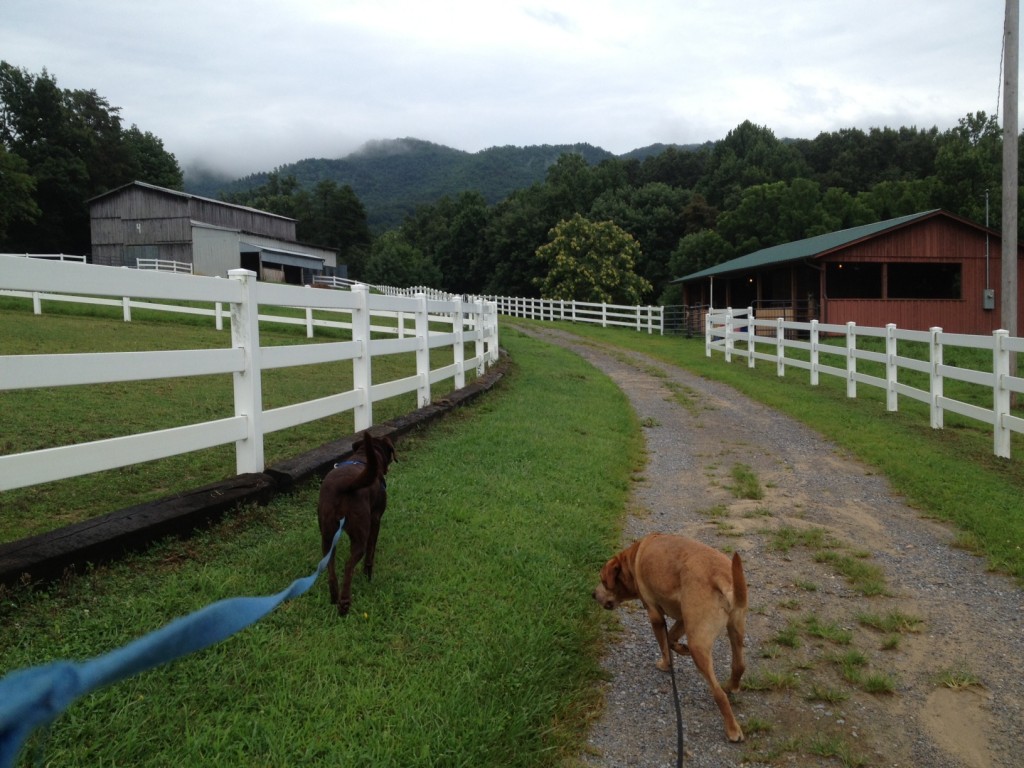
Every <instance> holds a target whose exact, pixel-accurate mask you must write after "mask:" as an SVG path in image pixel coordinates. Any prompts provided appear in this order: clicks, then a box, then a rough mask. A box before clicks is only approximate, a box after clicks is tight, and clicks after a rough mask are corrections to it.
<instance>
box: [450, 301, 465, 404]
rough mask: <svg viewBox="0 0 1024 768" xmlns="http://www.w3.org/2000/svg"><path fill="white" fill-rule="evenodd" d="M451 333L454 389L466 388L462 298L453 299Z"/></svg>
mask: <svg viewBox="0 0 1024 768" xmlns="http://www.w3.org/2000/svg"><path fill="white" fill-rule="evenodd" d="M452 331H454V332H455V346H454V347H453V348H452V355H453V356H454V358H455V359H454V362H455V388H456V389H462V388H463V387H464V386H466V347H465V344H464V340H465V332H466V329H465V327H464V326H463V312H462V297H461V296H459V297H458V298H456V299H455V313H454V314H453V315H452Z"/></svg>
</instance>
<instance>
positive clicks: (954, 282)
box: [886, 262, 961, 299]
mask: <svg viewBox="0 0 1024 768" xmlns="http://www.w3.org/2000/svg"><path fill="white" fill-rule="evenodd" d="M887 284H888V289H887V291H886V293H887V294H888V298H890V299H959V298H961V296H960V265H959V264H935V263H932V264H922V263H920V262H915V263H894V264H889V265H888V279H887Z"/></svg>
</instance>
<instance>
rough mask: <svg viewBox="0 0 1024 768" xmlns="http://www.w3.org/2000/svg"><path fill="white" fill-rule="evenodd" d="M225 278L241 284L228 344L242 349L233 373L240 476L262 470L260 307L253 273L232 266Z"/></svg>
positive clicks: (237, 466) (236, 450)
mask: <svg viewBox="0 0 1024 768" xmlns="http://www.w3.org/2000/svg"><path fill="white" fill-rule="evenodd" d="M228 277H230V278H231V279H233V280H238V281H239V282H240V283H241V284H242V300H241V301H240V302H238V303H237V304H232V305H231V344H232V346H234V347H236V348H238V347H240V348H241V349H242V351H243V352H244V360H245V368H244V370H242V371H241V372H238V373H235V374H233V379H234V391H235V416H243V417H245V437H244V438H243V439H242V440H239V441H237V442H236V443H235V467H236V472H237V473H238V474H240V475H242V474H246V473H249V472H262V471H263V469H264V467H263V380H262V376H263V371H262V368H261V364H260V320H259V317H260V308H259V305H258V304H257V303H256V273H255V272H252V271H251V270H248V269H232V270H229V271H228Z"/></svg>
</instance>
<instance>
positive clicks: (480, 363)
mask: <svg viewBox="0 0 1024 768" xmlns="http://www.w3.org/2000/svg"><path fill="white" fill-rule="evenodd" d="M473 306H474V307H475V311H476V315H475V317H476V323H475V324H474V327H475V328H476V346H475V348H474V355H473V356H474V357H475V358H476V375H477V376H483V375H484V333H486V331H487V324H486V323H485V322H484V306H485V305H484V300H483V298H481V297H480V296H477V297H476V301H475V302H474V303H473Z"/></svg>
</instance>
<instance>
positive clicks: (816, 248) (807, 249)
mask: <svg viewBox="0 0 1024 768" xmlns="http://www.w3.org/2000/svg"><path fill="white" fill-rule="evenodd" d="M939 210H940V209H938V208H936V209H935V210H931V211H924V212H923V213H913V214H911V215H909V216H900V217H899V218H896V219H888V220H886V221H877V222H875V223H874V224H864V225H863V226H860V227H851V228H850V229H841V230H839V231H838V232H829V233H828V234H827V235H817V236H816V237H808V238H807V239H806V240H796V241H794V242H792V243H783V244H782V245H773V246H772V247H771V248H762V249H761V250H760V251H754V252H753V253H748V254H747V255H746V256H740V257H738V258H735V259H732V260H730V261H724V262H722V263H721V264H716V265H715V266H713V267H708V268H707V269H702V270H701V271H700V272H694V273H693V274H690V275H686V276H685V277H677V278H676V279H675V280H673V281H672V282H673V283H685V282H689V281H690V280H699V279H700V278H703V277H716V276H718V275H725V274H729V273H730V272H742V271H744V270H751V269H763V268H764V267H770V266H776V265H778V264H785V263H787V262H790V261H799V260H801V259H810V258H814V257H815V256H819V255H821V254H823V253H827V252H828V251H832V250H835V249H836V248H841V247H842V246H845V245H850V244H851V243H855V242H857V241H858V240H863V239H864V238H866V237H871V236H873V235H877V234H879V233H881V232H885V231H886V230H888V229H894V228H896V227H900V226H903V225H904V224H908V223H910V222H912V221H915V220H917V219H923V218H925V217H928V216H932V215H933V214H935V213H937V212H938V211H939Z"/></svg>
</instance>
